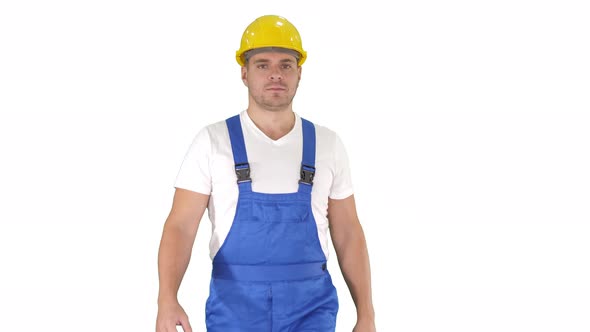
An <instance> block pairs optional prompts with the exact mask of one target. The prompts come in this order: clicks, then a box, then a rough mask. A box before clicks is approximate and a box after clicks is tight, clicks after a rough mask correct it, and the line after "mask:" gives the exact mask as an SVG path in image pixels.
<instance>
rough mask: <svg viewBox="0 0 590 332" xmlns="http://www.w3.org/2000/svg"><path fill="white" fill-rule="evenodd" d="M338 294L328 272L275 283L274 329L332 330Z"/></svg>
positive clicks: (292, 331)
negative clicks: (318, 275) (311, 277)
mask: <svg viewBox="0 0 590 332" xmlns="http://www.w3.org/2000/svg"><path fill="white" fill-rule="evenodd" d="M337 313H338V295H337V293H336V288H335V287H334V285H333V284H332V279H331V278H330V276H329V275H328V274H327V275H325V276H322V277H319V278H314V279H310V280H305V281H295V282H283V283H279V284H277V285H273V331H280V332H312V331H313V332H333V331H334V330H335V326H336V315H337Z"/></svg>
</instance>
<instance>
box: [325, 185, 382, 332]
mask: <svg viewBox="0 0 590 332" xmlns="http://www.w3.org/2000/svg"><path fill="white" fill-rule="evenodd" d="M328 220H329V222H330V235H331V237H332V243H333V244H334V249H335V250H336V255H337V256H338V264H339V265H340V269H341V270H342V275H343V277H344V280H345V281H346V284H347V286H348V289H349V290H350V294H351V295H352V299H353V301H354V304H355V306H356V311H357V326H356V327H355V330H354V331H374V330H375V311H374V309H373V299H372V295H371V269H370V266H369V254H368V251H367V244H366V240H365V235H364V232H363V228H362V226H361V224H360V221H359V219H358V216H357V212H356V205H355V202H354V196H350V197H348V198H345V199H330V200H329V202H328Z"/></svg>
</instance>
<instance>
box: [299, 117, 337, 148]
mask: <svg viewBox="0 0 590 332" xmlns="http://www.w3.org/2000/svg"><path fill="white" fill-rule="evenodd" d="M304 119H306V120H308V121H310V122H311V123H313V125H314V127H315V133H316V140H317V143H318V144H321V145H324V146H327V147H334V146H335V145H340V144H341V141H340V136H339V135H338V133H337V132H336V131H334V130H333V129H331V128H329V127H327V126H325V125H323V124H318V123H315V122H313V121H312V120H309V119H307V118H304Z"/></svg>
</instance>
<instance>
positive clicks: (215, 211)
mask: <svg viewBox="0 0 590 332" xmlns="http://www.w3.org/2000/svg"><path fill="white" fill-rule="evenodd" d="M240 120H241V123H242V131H243V134H244V142H245V145H246V153H247V155H248V162H249V163H250V177H251V178H252V191H255V192H262V193H271V194H275V193H292V192H296V191H297V189H298V187H299V179H300V168H301V158H302V153H303V133H302V129H301V118H300V117H299V115H298V114H295V126H294V127H293V129H292V130H291V131H290V132H289V133H288V134H287V135H285V136H283V137H281V138H280V139H278V140H273V139H271V138H269V137H268V136H266V135H265V134H264V133H263V132H262V131H261V130H260V129H259V128H258V127H256V125H255V124H254V122H252V119H250V117H249V116H248V113H247V112H246V111H242V112H241V113H240ZM315 129H316V164H315V167H316V172H315V177H314V180H313V187H312V193H311V197H312V211H313V216H314V219H315V221H316V224H317V229H318V237H319V240H320V244H321V246H322V250H323V251H324V253H325V255H326V259H327V258H328V218H327V215H328V197H329V198H332V199H344V198H347V197H349V196H350V195H352V194H353V188H352V181H351V176H350V168H349V164H348V157H347V155H346V150H345V148H344V145H343V144H342V142H341V140H340V138H339V137H338V135H337V134H336V133H335V132H333V131H332V130H330V129H328V128H325V127H322V126H319V125H317V124H315ZM174 186H175V187H176V188H182V189H187V190H191V191H194V192H198V193H201V194H206V195H210V198H209V206H208V212H209V219H210V220H211V223H212V235H211V241H210V243H209V250H210V256H211V259H213V258H214V257H215V255H216V254H217V251H218V250H219V248H220V247H221V245H222V244H223V241H224V240H225V238H226V236H227V234H228V232H229V230H230V228H231V225H232V223H233V220H234V216H235V212H236V206H237V202H238V193H239V191H238V185H237V183H236V173H235V168H234V159H233V154H232V149H231V143H230V139H229V133H228V130H227V125H226V123H225V120H224V121H220V122H217V123H213V124H210V125H208V126H206V127H204V128H203V129H201V130H200V131H199V133H198V134H197V135H196V136H195V139H194V140H193V142H192V144H191V146H190V148H189V150H188V152H187V153H186V155H185V158H184V161H183V162H182V166H181V167H180V171H179V172H178V175H177V177H176V182H175V185H174Z"/></svg>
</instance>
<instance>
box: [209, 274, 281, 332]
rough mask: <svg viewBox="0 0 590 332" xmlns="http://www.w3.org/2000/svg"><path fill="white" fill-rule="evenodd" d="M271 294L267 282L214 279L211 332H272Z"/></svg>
mask: <svg viewBox="0 0 590 332" xmlns="http://www.w3.org/2000/svg"><path fill="white" fill-rule="evenodd" d="M269 291H270V287H269V285H266V284H263V283H252V282H240V281H233V280H220V279H212V280H211V284H210V290H209V298H208V299H207V304H206V307H205V313H206V324H207V331H209V332H217V331H223V332H264V331H270V328H271V326H270V324H271V320H270V319H271V311H270V303H271V301H270V297H269V296H270V294H269Z"/></svg>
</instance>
